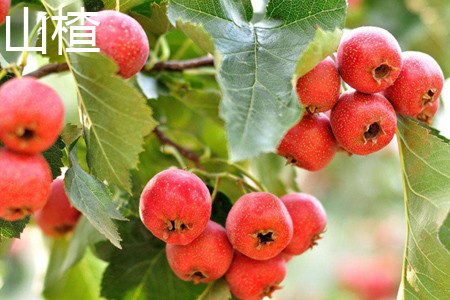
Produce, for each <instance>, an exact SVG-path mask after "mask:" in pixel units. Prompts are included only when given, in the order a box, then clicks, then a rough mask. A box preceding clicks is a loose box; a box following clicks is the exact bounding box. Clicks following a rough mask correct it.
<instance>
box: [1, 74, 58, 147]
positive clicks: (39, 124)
mask: <svg viewBox="0 0 450 300" xmlns="http://www.w3.org/2000/svg"><path fill="white" fill-rule="evenodd" d="M63 125H64V105H63V102H62V100H61V98H60V97H59V96H58V94H57V93H56V92H55V91H54V90H53V89H52V88H51V87H49V86H47V85H46V84H43V83H41V82H39V81H38V80H36V79H34V78H31V77H23V78H21V79H11V80H9V81H7V82H6V83H5V84H3V85H2V87H1V88H0V140H1V141H2V142H3V143H4V144H5V146H7V147H8V148H9V149H11V150H14V151H17V152H20V153H27V154H33V153H39V152H42V151H44V150H46V149H47V148H49V147H50V146H51V145H53V144H54V143H55V141H56V139H57V138H58V135H59V133H60V132H61V130H62V127H63Z"/></svg>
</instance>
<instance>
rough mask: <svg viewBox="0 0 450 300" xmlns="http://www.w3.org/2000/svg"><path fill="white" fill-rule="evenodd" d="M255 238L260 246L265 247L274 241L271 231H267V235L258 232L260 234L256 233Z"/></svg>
mask: <svg viewBox="0 0 450 300" xmlns="http://www.w3.org/2000/svg"><path fill="white" fill-rule="evenodd" d="M257 237H258V240H259V243H260V244H261V245H266V244H269V243H271V242H274V241H275V240H274V239H273V232H272V231H269V232H267V233H263V232H260V233H258V235H257Z"/></svg>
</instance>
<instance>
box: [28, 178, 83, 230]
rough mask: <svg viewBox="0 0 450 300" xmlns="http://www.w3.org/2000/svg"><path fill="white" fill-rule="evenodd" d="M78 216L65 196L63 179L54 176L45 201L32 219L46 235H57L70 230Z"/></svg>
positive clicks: (78, 213)
mask: <svg viewBox="0 0 450 300" xmlns="http://www.w3.org/2000/svg"><path fill="white" fill-rule="evenodd" d="M80 216H81V213H80V212H79V211H78V210H76V209H75V208H74V207H73V206H72V204H71V203H70V201H69V198H67V195H66V191H65V190H64V180H63V179H62V178H56V179H55V180H53V182H52V184H51V189H50V196H49V197H48V200H47V203H46V204H45V206H44V207H43V208H42V209H41V210H39V211H37V212H36V213H35V214H34V219H35V220H36V223H37V224H38V225H39V227H40V228H41V229H42V231H43V232H44V233H45V234H46V235H48V236H52V237H57V236H62V235H65V234H66V233H68V232H71V231H72V230H73V229H74V227H75V225H76V224H77V222H78V219H79V218H80Z"/></svg>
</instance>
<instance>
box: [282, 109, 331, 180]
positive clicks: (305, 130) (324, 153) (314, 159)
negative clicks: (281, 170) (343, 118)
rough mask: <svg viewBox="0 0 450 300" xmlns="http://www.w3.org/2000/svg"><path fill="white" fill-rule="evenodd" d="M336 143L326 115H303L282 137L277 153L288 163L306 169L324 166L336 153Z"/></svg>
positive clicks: (310, 169) (318, 168)
mask: <svg viewBox="0 0 450 300" xmlns="http://www.w3.org/2000/svg"><path fill="white" fill-rule="evenodd" d="M336 150H337V144H336V139H335V138H334V135H333V132H332V131H331V125H330V121H329V119H328V117H327V116H326V115H324V114H314V115H308V114H306V115H304V116H303V118H302V120H301V121H300V122H299V123H297V124H296V125H294V127H292V128H291V129H290V130H289V131H288V132H287V133H286V135H285V136H284V137H283V139H282V140H281V143H280V145H279V146H278V149H277V153H278V154H279V155H281V156H283V157H285V158H286V159H287V161H288V163H289V164H293V165H295V166H297V167H299V168H303V169H306V170H308V171H317V170H320V169H323V168H324V167H326V166H327V165H328V164H329V163H330V162H331V160H332V159H333V157H334V155H335V154H336Z"/></svg>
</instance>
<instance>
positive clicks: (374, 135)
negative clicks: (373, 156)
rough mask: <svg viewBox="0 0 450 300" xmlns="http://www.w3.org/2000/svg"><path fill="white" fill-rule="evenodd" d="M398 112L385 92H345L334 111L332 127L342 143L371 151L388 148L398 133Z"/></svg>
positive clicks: (353, 150)
mask: <svg viewBox="0 0 450 300" xmlns="http://www.w3.org/2000/svg"><path fill="white" fill-rule="evenodd" d="M396 126H397V116H396V114H395V111H394V108H393V107H392V105H391V104H390V103H389V101H388V100H387V99H386V98H385V97H384V96H383V95H381V94H373V95H369V94H363V93H359V92H353V91H352V92H350V91H349V92H345V93H344V94H342V95H341V97H339V101H338V103H337V104H336V106H335V107H334V108H333V110H332V111H331V127H332V128H333V133H334V135H335V137H336V139H337V141H338V143H339V145H340V146H341V147H343V148H344V149H345V150H347V151H348V152H350V153H353V154H359V155H367V154H370V153H373V152H375V151H378V150H380V149H381V148H384V147H385V146H386V145H387V144H389V142H390V141H391V140H392V138H393V137H394V133H395V129H396Z"/></svg>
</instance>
